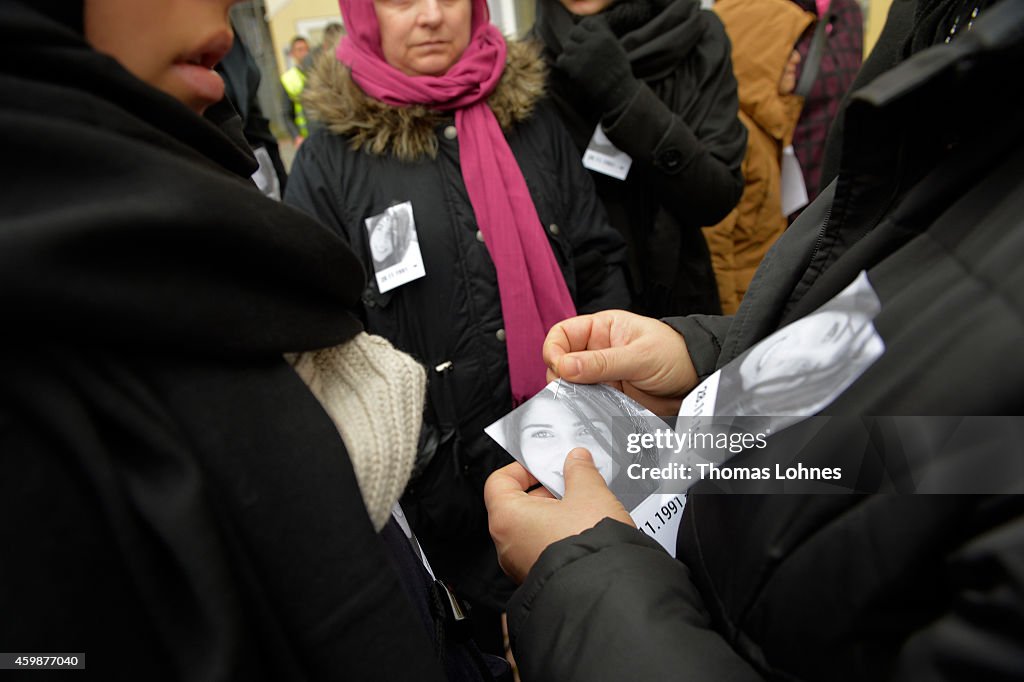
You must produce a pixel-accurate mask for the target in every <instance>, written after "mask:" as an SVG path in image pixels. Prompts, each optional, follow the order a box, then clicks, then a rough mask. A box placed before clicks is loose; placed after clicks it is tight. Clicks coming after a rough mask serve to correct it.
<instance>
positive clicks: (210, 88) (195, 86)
mask: <svg viewBox="0 0 1024 682" xmlns="http://www.w3.org/2000/svg"><path fill="white" fill-rule="evenodd" d="M232 39H233V36H232V34H231V31H227V30H225V31H219V32H217V33H216V34H214V35H212V36H210V38H209V39H208V40H206V41H205V42H204V43H203V44H202V45H200V46H199V47H197V48H196V49H195V50H193V51H192V52H189V53H187V54H184V55H182V56H181V57H180V58H179V59H178V60H177V61H176V62H175V63H174V70H175V72H176V73H177V74H178V77H179V78H181V80H182V81H183V82H184V83H185V85H186V86H187V87H188V88H189V89H190V90H191V91H192V93H193V94H194V95H195V96H196V97H197V98H199V99H201V100H203V101H205V102H210V103H213V102H219V101H220V100H222V99H224V79H222V78H221V77H220V74H219V73H217V72H216V71H214V70H213V67H215V66H216V65H217V64H218V63H219V62H220V60H221V59H223V58H224V55H226V54H227V53H228V52H229V51H230V50H231V42H232Z"/></svg>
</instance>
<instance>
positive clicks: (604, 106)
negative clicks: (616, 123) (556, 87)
mask: <svg viewBox="0 0 1024 682" xmlns="http://www.w3.org/2000/svg"><path fill="white" fill-rule="evenodd" d="M555 68H557V69H558V70H560V71H562V72H563V73H564V74H565V75H566V76H568V77H569V78H571V79H572V80H573V81H575V82H576V84H577V85H578V86H579V87H580V88H581V89H582V90H583V91H584V92H585V93H586V94H587V96H588V97H589V98H590V100H591V101H592V102H593V103H594V104H595V105H596V106H597V107H598V108H600V110H601V113H605V112H607V111H610V110H612V109H615V108H617V107H618V106H619V105H620V104H621V103H622V102H624V101H626V100H628V99H630V98H632V96H633V93H635V92H636V89H637V88H639V87H640V82H639V81H638V80H637V79H636V78H634V77H633V70H632V69H631V68H630V66H629V59H628V57H627V56H626V51H625V50H624V49H622V45H620V44H619V39H618V38H616V37H615V34H614V33H612V30H611V29H610V28H608V24H607V22H606V21H605V20H604V18H602V17H600V16H590V17H586V18H584V19H583V20H582V21H580V23H578V24H576V26H574V27H573V29H572V31H570V32H569V35H568V36H567V37H566V39H565V41H564V42H563V43H562V54H561V55H559V56H558V59H557V60H555Z"/></svg>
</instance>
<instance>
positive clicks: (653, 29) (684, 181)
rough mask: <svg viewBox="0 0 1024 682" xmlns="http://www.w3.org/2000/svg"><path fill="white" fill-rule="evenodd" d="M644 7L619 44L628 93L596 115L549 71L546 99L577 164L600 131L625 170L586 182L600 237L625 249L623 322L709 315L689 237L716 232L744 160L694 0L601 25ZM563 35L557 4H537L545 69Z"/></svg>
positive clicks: (695, 240) (725, 73)
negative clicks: (617, 240) (626, 164)
mask: <svg viewBox="0 0 1024 682" xmlns="http://www.w3.org/2000/svg"><path fill="white" fill-rule="evenodd" d="M644 4H646V5H649V6H651V7H654V8H655V9H656V11H657V12H658V13H657V14H656V15H655V16H654V18H652V19H651V20H650V21H648V22H647V23H645V24H643V25H642V26H638V27H635V29H634V30H631V31H629V32H627V33H626V34H625V35H621V36H620V38H619V41H620V43H621V44H622V45H623V47H624V49H625V50H626V53H627V55H628V56H629V58H630V63H631V65H632V70H633V76H634V77H635V78H636V79H637V80H638V81H639V87H637V88H623V89H622V91H623V92H628V93H630V95H629V97H628V99H624V100H623V101H621V102H618V104H617V105H616V106H615V107H613V108H611V109H609V110H607V111H601V110H599V109H598V108H596V107H595V106H594V104H593V103H592V102H591V101H590V99H589V98H588V94H587V93H586V92H585V91H583V89H582V88H581V87H580V86H579V84H578V83H576V82H574V81H573V80H572V79H571V78H569V77H567V76H566V75H565V74H564V73H562V72H561V71H559V70H558V69H557V68H552V71H551V97H552V99H553V100H554V102H555V104H556V105H557V107H558V111H559V114H560V115H561V117H562V120H563V121H564V122H565V124H566V127H567V128H568V129H569V131H570V133H571V134H572V137H573V140H574V141H575V143H576V149H577V153H578V154H580V155H582V153H583V151H584V150H585V149H586V147H587V144H588V143H589V141H590V138H591V136H592V135H593V134H594V129H595V128H596V127H597V125H598V122H600V123H601V125H602V127H603V128H604V131H605V133H606V134H607V136H608V138H609V139H610V140H611V141H612V142H613V143H614V144H615V145H616V146H617V147H618V148H619V149H621V150H622V151H624V152H626V153H627V154H629V155H630V157H632V159H633V165H632V167H631V168H630V171H629V175H627V176H626V180H625V181H620V180H616V179H614V178H611V177H608V176H607V175H602V174H601V173H596V172H593V173H591V175H592V177H593V178H594V182H595V185H596V186H597V193H598V196H600V197H601V201H602V203H603V204H604V206H605V208H606V209H607V210H608V216H609V219H610V220H611V223H612V225H614V226H615V227H616V229H618V230H619V231H620V232H621V233H622V234H623V235H624V236H625V237H626V240H627V242H628V243H629V249H630V255H629V260H630V272H631V282H632V286H633V291H634V299H635V300H634V310H636V311H637V312H641V313H644V314H646V315H653V316H655V317H661V316H664V315H670V314H683V313H685V314H689V313H718V312H720V311H721V308H720V305H719V301H718V288H717V286H716V284H715V273H714V271H713V270H712V268H711V256H710V253H709V251H708V246H707V242H705V240H704V235H703V233H702V232H701V229H700V228H701V227H702V226H705V225H714V224H716V223H718V222H719V221H720V220H721V219H722V218H724V217H725V216H726V215H727V214H728V213H729V211H731V210H732V209H733V207H734V206H736V203H737V202H738V201H739V199H740V195H741V194H742V192H743V175H742V172H741V164H742V163H743V156H744V154H745V153H746V148H747V130H746V128H744V127H743V124H742V123H740V121H739V118H738V114H739V100H738V99H737V96H736V78H735V77H734V76H733V71H732V61H731V59H730V57H729V53H730V46H729V38H728V37H727V36H726V34H725V29H724V28H723V27H722V22H721V21H719V20H718V18H717V17H716V16H715V15H714V14H713V13H712V12H707V11H701V10H700V7H699V5H698V3H697V2H696V1H695V0H676V1H675V2H671V1H668V2H665V1H662V0H649V1H648V2H646V3H641V2H635V1H634V0H631V1H630V2H629V3H626V2H621V3H618V4H617V5H616V6H615V7H613V9H611V10H609V11H608V12H606V14H610V13H613V12H615V13H618V12H620V11H622V10H630V9H631V8H630V7H626V5H644ZM620 5H621V6H622V7H620ZM612 23H616V22H614V21H613V22H612ZM572 25H573V24H572V19H571V15H569V13H568V12H567V11H566V10H565V9H564V8H563V7H562V5H561V3H560V2H559V1H558V0H538V2H537V25H536V26H535V27H534V29H533V31H532V35H533V36H534V37H535V38H537V39H538V40H540V41H541V42H542V44H543V45H544V58H545V60H546V61H547V62H548V63H549V64H552V65H554V64H555V62H556V61H557V59H558V56H559V54H560V53H561V45H562V42H563V41H564V40H565V39H566V37H567V35H568V33H569V31H570V30H571V29H572ZM614 28H617V26H613V29H614Z"/></svg>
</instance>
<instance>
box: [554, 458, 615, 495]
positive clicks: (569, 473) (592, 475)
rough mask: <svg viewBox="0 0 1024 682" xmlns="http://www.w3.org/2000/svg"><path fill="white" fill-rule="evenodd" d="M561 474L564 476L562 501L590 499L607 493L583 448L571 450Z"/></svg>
mask: <svg viewBox="0 0 1024 682" xmlns="http://www.w3.org/2000/svg"><path fill="white" fill-rule="evenodd" d="M562 473H563V475H564V476H565V495H564V496H563V499H571V498H579V497H590V496H592V495H594V494H598V495H600V494H602V493H604V494H607V493H608V492H609V490H608V484H607V483H605V482H604V477H603V476H601V472H599V471H598V470H597V467H596V466H594V458H593V457H591V456H590V453H589V452H588V451H587V450H585V449H583V448H573V449H572V450H570V451H569V456H568V457H566V458H565V467H564V468H563V471H562Z"/></svg>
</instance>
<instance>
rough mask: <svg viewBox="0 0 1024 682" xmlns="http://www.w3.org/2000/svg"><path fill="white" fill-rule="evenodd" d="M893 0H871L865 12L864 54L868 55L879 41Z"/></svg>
mask: <svg viewBox="0 0 1024 682" xmlns="http://www.w3.org/2000/svg"><path fill="white" fill-rule="evenodd" d="M891 5H892V0H870V2H869V3H868V7H867V9H866V10H865V12H864V56H865V57H867V56H868V53H869V52H871V48H873V47H874V46H875V43H876V42H877V41H878V36H879V34H880V33H881V32H882V27H883V26H885V18H886V17H887V16H888V15H889V7H890V6H891Z"/></svg>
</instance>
